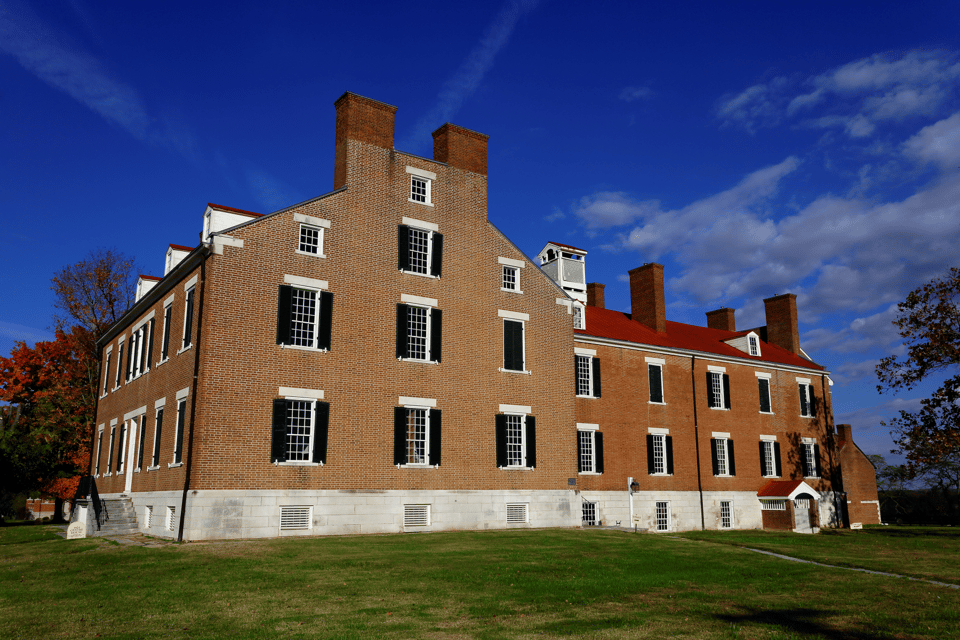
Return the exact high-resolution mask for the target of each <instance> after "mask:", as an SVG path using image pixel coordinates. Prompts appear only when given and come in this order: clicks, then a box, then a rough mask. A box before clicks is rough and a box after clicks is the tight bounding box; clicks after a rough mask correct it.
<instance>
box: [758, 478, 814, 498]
mask: <svg viewBox="0 0 960 640" xmlns="http://www.w3.org/2000/svg"><path fill="white" fill-rule="evenodd" d="M802 484H803V480H771V481H770V482H768V483H767V484H765V485H763V487H762V488H761V489H760V491H757V497H758V498H789V497H790V494H791V493H793V491H794V489H796V488H797V487H799V486H800V485H802Z"/></svg>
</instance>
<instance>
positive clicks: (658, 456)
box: [653, 436, 667, 473]
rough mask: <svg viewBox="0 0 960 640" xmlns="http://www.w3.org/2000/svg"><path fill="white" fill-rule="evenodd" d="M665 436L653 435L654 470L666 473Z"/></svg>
mask: <svg viewBox="0 0 960 640" xmlns="http://www.w3.org/2000/svg"><path fill="white" fill-rule="evenodd" d="M664 440H665V437H664V436H653V472H654V473H666V472H667V464H666V458H667V456H666V450H665V447H664Z"/></svg>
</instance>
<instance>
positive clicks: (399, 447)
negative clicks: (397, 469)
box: [393, 407, 407, 464]
mask: <svg viewBox="0 0 960 640" xmlns="http://www.w3.org/2000/svg"><path fill="white" fill-rule="evenodd" d="M393 464H407V410H406V409H405V408H403V407H394V408H393Z"/></svg>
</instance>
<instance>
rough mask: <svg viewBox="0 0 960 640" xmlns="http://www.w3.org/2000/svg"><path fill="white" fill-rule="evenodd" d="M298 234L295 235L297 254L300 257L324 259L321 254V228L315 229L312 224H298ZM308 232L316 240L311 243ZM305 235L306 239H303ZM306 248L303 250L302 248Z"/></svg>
mask: <svg viewBox="0 0 960 640" xmlns="http://www.w3.org/2000/svg"><path fill="white" fill-rule="evenodd" d="M299 230H300V232H299V233H298V234H297V251H296V252H297V253H299V254H300V255H302V256H313V257H315V258H326V256H325V255H324V254H323V227H315V226H313V225H312V224H304V223H302V222H301V223H300V227H299ZM309 232H313V233H315V234H316V238H315V239H313V240H312V241H311V239H310V238H309ZM305 235H306V238H305ZM305 246H306V247H307V248H306V249H304V247H305ZM310 249H313V250H312V251H311V250H310Z"/></svg>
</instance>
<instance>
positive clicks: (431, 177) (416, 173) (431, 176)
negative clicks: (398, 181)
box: [407, 165, 437, 180]
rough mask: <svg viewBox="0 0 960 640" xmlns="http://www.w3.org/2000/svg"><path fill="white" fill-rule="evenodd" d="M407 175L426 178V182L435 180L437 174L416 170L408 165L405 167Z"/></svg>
mask: <svg viewBox="0 0 960 640" xmlns="http://www.w3.org/2000/svg"><path fill="white" fill-rule="evenodd" d="M407 173H409V174H410V175H412V176H417V177H418V178H426V179H427V180H436V179H437V174H435V173H434V172H433V171H427V170H426V169H418V168H417V167H411V166H410V165H407Z"/></svg>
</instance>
